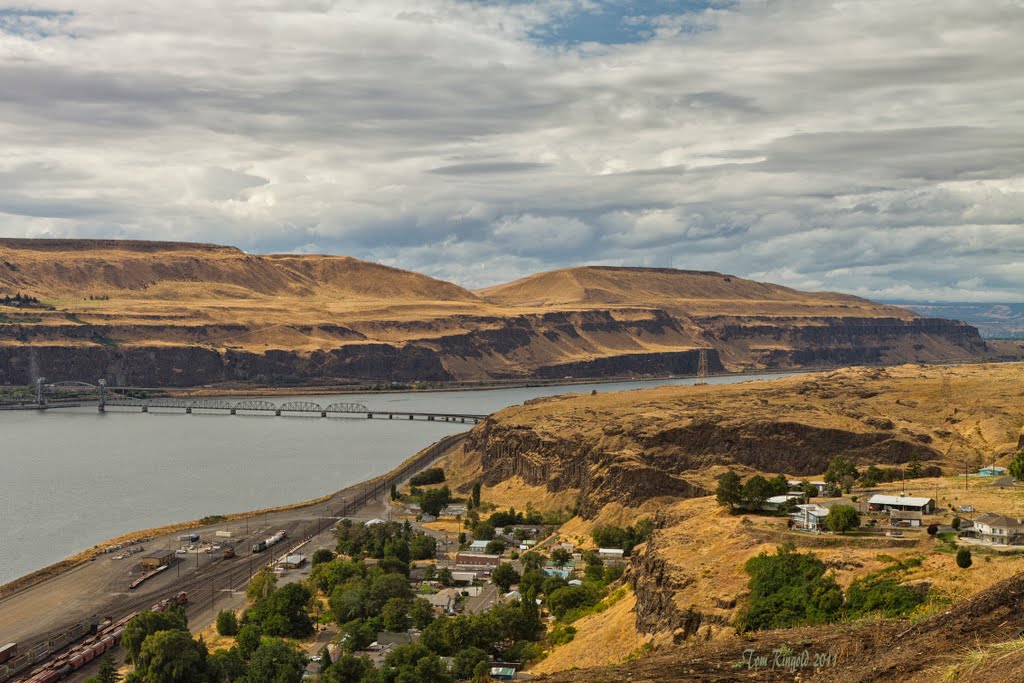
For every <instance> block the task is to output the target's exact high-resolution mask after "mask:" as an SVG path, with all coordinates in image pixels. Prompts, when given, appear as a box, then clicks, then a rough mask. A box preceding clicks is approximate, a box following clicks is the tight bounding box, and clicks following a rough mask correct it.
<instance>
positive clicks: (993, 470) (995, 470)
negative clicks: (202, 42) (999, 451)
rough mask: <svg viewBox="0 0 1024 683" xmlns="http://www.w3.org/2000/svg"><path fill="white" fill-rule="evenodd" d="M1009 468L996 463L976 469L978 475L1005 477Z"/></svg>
mask: <svg viewBox="0 0 1024 683" xmlns="http://www.w3.org/2000/svg"><path fill="white" fill-rule="evenodd" d="M1009 472H1010V470H1008V469H1006V468H1005V467H997V466H996V465H989V466H987V467H982V468H981V469H980V470H978V476H980V477H1005V476H1006V475H1007V474H1009Z"/></svg>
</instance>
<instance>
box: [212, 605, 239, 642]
mask: <svg viewBox="0 0 1024 683" xmlns="http://www.w3.org/2000/svg"><path fill="white" fill-rule="evenodd" d="M217 633H219V634H221V635H222V636H236V635H238V617H236V616H235V613H234V611H233V610H229V609H224V610H221V611H220V613H219V614H218V615H217Z"/></svg>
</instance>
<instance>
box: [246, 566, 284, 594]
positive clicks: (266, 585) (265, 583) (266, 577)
mask: <svg viewBox="0 0 1024 683" xmlns="http://www.w3.org/2000/svg"><path fill="white" fill-rule="evenodd" d="M275 590H277V576H276V575H275V574H274V572H272V571H270V569H269V568H267V567H264V568H263V569H261V570H259V571H258V572H256V576H254V577H252V581H250V582H249V587H248V588H246V589H245V596H246V597H247V598H249V599H250V600H252V601H253V602H256V601H257V600H259V599H261V598H266V597H269V596H270V594H271V593H273V592H274V591H275Z"/></svg>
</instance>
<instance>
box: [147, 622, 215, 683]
mask: <svg viewBox="0 0 1024 683" xmlns="http://www.w3.org/2000/svg"><path fill="white" fill-rule="evenodd" d="M135 668H136V670H137V671H139V672H141V673H142V675H143V677H144V678H145V680H146V683H194V682H195V681H201V680H203V679H204V678H205V676H206V646H205V645H203V644H202V643H200V642H196V641H194V640H192V636H191V635H190V634H189V633H188V631H179V630H169V631H157V632H156V633H153V634H152V635H150V636H148V637H147V638H146V640H145V642H143V643H142V649H141V650H139V654H138V657H137V658H136V661H135Z"/></svg>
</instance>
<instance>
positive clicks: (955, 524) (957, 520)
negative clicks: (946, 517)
mask: <svg viewBox="0 0 1024 683" xmlns="http://www.w3.org/2000/svg"><path fill="white" fill-rule="evenodd" d="M962 523H963V522H962V520H961V519H960V517H959V516H956V517H953V523H952V524H950V526H951V527H953V528H954V529H955V530H957V531H960V525H961V524H962Z"/></svg>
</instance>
